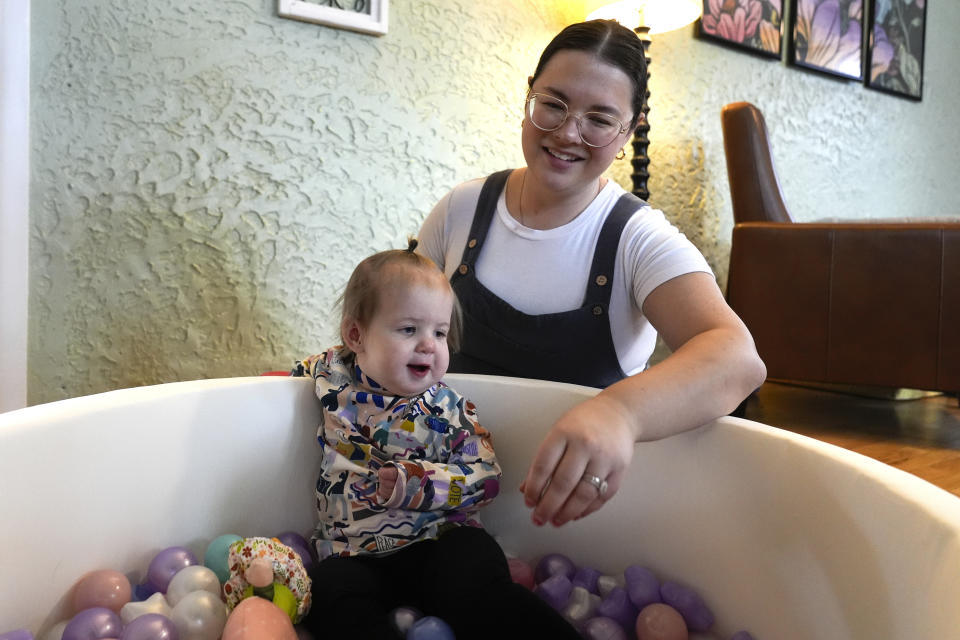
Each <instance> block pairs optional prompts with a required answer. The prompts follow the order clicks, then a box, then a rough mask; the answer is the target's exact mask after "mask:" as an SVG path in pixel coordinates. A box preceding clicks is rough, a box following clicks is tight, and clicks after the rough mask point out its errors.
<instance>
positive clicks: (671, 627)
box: [637, 602, 689, 640]
mask: <svg viewBox="0 0 960 640" xmlns="http://www.w3.org/2000/svg"><path fill="white" fill-rule="evenodd" d="M688 637H689V636H688V634H687V624H686V623H685V622H684V621H683V616H681V615H680V612H679V611H677V610H676V609H674V608H673V607H671V606H670V605H666V604H663V603H661V602H655V603H653V604H648V605H647V606H645V607H644V608H643V610H642V611H641V612H640V615H638V616H637V640H687V638H688Z"/></svg>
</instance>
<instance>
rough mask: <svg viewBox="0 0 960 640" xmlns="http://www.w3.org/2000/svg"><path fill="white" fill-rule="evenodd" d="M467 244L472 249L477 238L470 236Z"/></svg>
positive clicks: (475, 244)
mask: <svg viewBox="0 0 960 640" xmlns="http://www.w3.org/2000/svg"><path fill="white" fill-rule="evenodd" d="M467 246H468V247H470V248H471V249H473V248H474V247H475V246H477V239H476V238H470V242H468V243H467Z"/></svg>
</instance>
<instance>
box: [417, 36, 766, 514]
mask: <svg viewBox="0 0 960 640" xmlns="http://www.w3.org/2000/svg"><path fill="white" fill-rule="evenodd" d="M528 83H529V87H530V89H529V92H528V94H527V100H526V108H525V115H524V120H523V125H522V130H523V133H522V136H521V139H522V145H523V153H524V158H525V160H526V162H527V166H526V167H525V168H522V169H516V170H513V171H509V172H501V173H499V174H494V175H493V176H490V178H488V179H486V180H475V181H472V182H468V183H465V184H462V185H460V186H458V187H456V188H455V189H454V190H453V191H451V192H450V193H449V194H448V195H447V196H446V197H444V199H443V200H441V201H440V202H439V203H438V204H437V206H436V207H435V208H434V210H433V211H432V212H431V214H430V216H429V217H428V218H427V220H426V221H425V222H424V225H423V228H422V229H421V232H420V242H421V249H420V250H421V251H422V252H423V253H425V254H426V255H427V256H429V257H430V258H431V259H432V260H433V261H434V262H436V263H437V264H438V265H439V266H440V267H441V268H442V269H444V272H445V273H446V275H447V277H449V278H450V279H451V283H452V284H453V287H454V290H455V291H456V293H457V295H458V297H459V298H460V301H461V304H462V305H463V311H464V341H463V346H462V349H461V354H460V356H459V357H458V358H456V359H455V360H453V361H452V362H451V367H450V370H451V371H462V372H476V373H496V374H504V375H516V376H524V377H535V378H543V379H550V380H560V381H566V382H575V383H579V384H588V385H592V386H598V387H604V389H603V391H601V392H600V393H599V394H598V395H597V396H595V397H594V398H592V399H590V400H588V401H586V402H583V403H581V404H580V405H578V406H576V407H574V408H573V409H571V410H570V411H568V412H567V413H566V414H564V415H563V416H562V417H561V418H560V419H559V420H558V421H557V422H556V423H555V424H554V425H553V427H552V428H551V430H550V433H549V434H548V435H547V437H546V438H545V439H544V441H543V443H542V444H541V446H540V448H539V450H538V452H537V455H536V456H535V458H534V460H533V463H532V464H531V466H530V469H529V471H528V473H527V476H526V479H525V481H524V482H523V485H522V486H521V490H522V491H523V493H524V495H525V500H526V504H527V505H528V506H530V507H531V508H533V513H532V519H533V522H534V523H535V524H537V525H542V524H543V523H546V522H551V523H553V524H554V525H556V526H559V525H562V524H564V523H566V522H569V521H570V520H573V519H577V518H581V517H583V516H586V515H588V514H590V513H592V512H593V511H596V510H597V509H599V508H600V507H602V506H603V504H604V503H605V502H606V501H607V500H609V499H610V498H611V497H612V496H613V495H614V494H616V492H617V490H618V489H619V487H620V483H621V481H622V478H623V474H624V472H625V470H626V469H627V467H628V466H629V464H630V461H631V459H632V457H633V446H634V443H637V442H644V441H650V440H657V439H659V438H664V437H667V436H670V435H673V434H676V433H679V432H682V431H685V430H687V429H692V428H694V427H697V426H699V425H701V424H704V423H705V422H708V421H710V420H712V419H714V418H716V417H718V416H721V415H725V414H728V413H729V412H730V411H732V410H733V409H734V408H736V406H737V405H738V404H739V403H740V402H741V401H742V400H743V399H744V398H745V397H746V396H747V395H748V394H749V393H750V392H751V391H753V390H754V389H756V388H757V387H758V386H760V384H761V383H762V382H763V380H764V378H765V376H766V369H765V367H764V365H763V362H762V361H761V360H760V358H759V356H758V355H757V352H756V348H755V347H754V344H753V339H752V338H751V336H750V333H749V331H748V330H747V328H746V327H745V326H744V324H743V323H742V322H741V321H740V319H739V318H738V317H737V316H736V314H734V313H733V311H732V310H731V309H730V308H729V307H728V306H727V304H726V302H725V301H724V298H723V295H722V294H721V292H720V290H719V288H718V287H717V284H716V282H715V280H714V278H713V274H712V272H711V271H710V268H709V266H708V265H707V263H706V261H705V260H704V258H703V256H702V255H701V254H700V253H699V251H697V249H696V248H695V247H694V246H693V245H692V244H691V243H690V242H689V241H687V240H686V238H684V237H683V236H682V235H681V234H680V233H679V232H678V231H677V230H676V229H675V228H674V227H672V226H671V225H670V224H669V223H668V222H666V220H665V219H664V217H663V214H662V213H661V212H659V211H656V210H653V209H651V208H650V207H649V206H648V205H647V204H646V203H644V202H642V201H640V200H639V199H637V198H635V197H633V196H632V195H630V194H626V193H625V192H624V191H623V189H622V188H620V187H619V186H618V185H616V184H615V183H614V182H612V181H608V180H607V179H605V178H603V177H602V174H603V172H604V171H606V169H607V168H608V167H609V166H610V164H611V163H612V162H613V160H614V158H615V157H622V156H618V154H619V153H620V152H622V150H623V147H624V146H625V145H626V144H627V143H628V142H629V141H630V139H631V136H632V135H633V133H634V130H635V129H636V127H637V124H638V122H639V120H640V118H641V116H642V111H641V107H642V106H643V97H644V93H645V91H646V65H645V61H644V53H643V47H642V45H641V43H640V41H639V39H638V38H637V37H636V36H635V35H634V34H633V32H631V31H630V30H629V29H626V28H624V27H621V26H620V25H619V24H617V23H616V22H612V21H601V20H594V21H590V22H585V23H580V24H575V25H571V26H569V27H567V28H566V29H564V30H563V31H562V32H560V34H558V35H557V36H556V37H555V38H554V39H553V41H551V42H550V44H549V45H548V46H547V48H546V49H545V50H544V52H543V54H542V56H541V58H540V62H539V63H538V65H537V69H536V71H535V73H534V75H533V76H532V77H530V78H529V81H528ZM657 332H659V333H660V335H661V336H662V337H663V339H664V341H665V342H666V344H667V345H668V346H669V347H670V348H671V350H672V351H673V353H672V354H671V355H670V357H668V358H666V359H665V360H664V361H663V362H661V363H659V364H657V365H656V366H654V367H651V368H649V369H648V368H647V360H648V359H649V357H650V355H651V353H652V352H653V348H654V343H655V338H656V335H657Z"/></svg>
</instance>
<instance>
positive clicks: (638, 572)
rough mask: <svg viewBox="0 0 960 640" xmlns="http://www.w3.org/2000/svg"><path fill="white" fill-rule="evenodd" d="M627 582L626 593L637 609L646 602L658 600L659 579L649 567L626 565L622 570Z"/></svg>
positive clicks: (651, 602)
mask: <svg viewBox="0 0 960 640" xmlns="http://www.w3.org/2000/svg"><path fill="white" fill-rule="evenodd" d="M623 578H624V580H625V581H626V583H627V595H629V596H630V602H632V603H633V606H635V607H636V608H637V609H638V610H639V609H643V608H644V607H645V606H647V605H648V604H653V603H654V602H660V601H661V600H660V581H659V580H657V577H656V576H655V575H653V572H652V571H650V570H649V569H646V568H644V567H641V566H639V565H633V566H630V567H627V568H626V569H624V571H623Z"/></svg>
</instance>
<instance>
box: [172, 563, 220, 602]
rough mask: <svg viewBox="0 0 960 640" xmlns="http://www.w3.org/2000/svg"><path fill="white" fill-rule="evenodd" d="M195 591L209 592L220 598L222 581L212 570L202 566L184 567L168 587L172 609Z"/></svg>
mask: <svg viewBox="0 0 960 640" xmlns="http://www.w3.org/2000/svg"><path fill="white" fill-rule="evenodd" d="M194 591H209V592H210V593H212V594H213V595H215V596H217V597H218V598H219V597H220V580H219V579H218V578H217V574H216V573H214V572H213V570H212V569H210V568H208V567H205V566H203V565H202V564H194V565H190V566H189V567H184V568H183V569H180V571H177V573H176V574H174V576H173V578H172V579H171V580H170V585H169V586H168V587H167V602H169V603H170V606H171V607H175V606H177V603H178V602H180V601H181V600H182V599H183V597H184V596H185V595H187V594H188V593H193V592H194Z"/></svg>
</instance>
